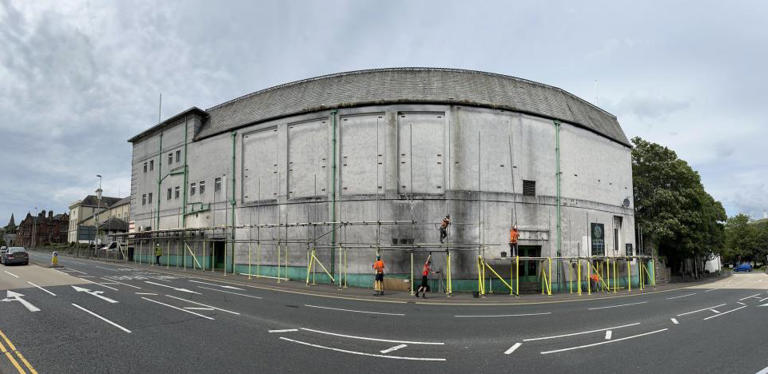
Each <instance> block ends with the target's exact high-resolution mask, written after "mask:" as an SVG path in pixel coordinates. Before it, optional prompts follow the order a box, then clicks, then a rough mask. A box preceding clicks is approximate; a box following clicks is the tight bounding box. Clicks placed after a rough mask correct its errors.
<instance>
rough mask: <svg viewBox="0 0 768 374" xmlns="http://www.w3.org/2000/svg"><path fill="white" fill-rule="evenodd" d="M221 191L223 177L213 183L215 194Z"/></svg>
mask: <svg viewBox="0 0 768 374" xmlns="http://www.w3.org/2000/svg"><path fill="white" fill-rule="evenodd" d="M219 191H221V177H219V178H216V179H215V180H214V181H213V192H219Z"/></svg>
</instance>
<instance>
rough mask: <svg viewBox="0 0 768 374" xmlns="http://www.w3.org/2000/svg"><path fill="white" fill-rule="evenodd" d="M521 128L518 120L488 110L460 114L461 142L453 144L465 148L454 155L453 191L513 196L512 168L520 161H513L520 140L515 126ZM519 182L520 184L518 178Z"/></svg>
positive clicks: (465, 111) (512, 116) (463, 111)
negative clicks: (514, 130)
mask: <svg viewBox="0 0 768 374" xmlns="http://www.w3.org/2000/svg"><path fill="white" fill-rule="evenodd" d="M463 109H464V108H463ZM517 124H518V118H517V117H516V116H514V115H510V114H508V113H499V112H495V111H490V110H486V109H483V110H471V109H469V110H468V109H464V110H460V111H458V131H457V133H456V134H455V135H454V136H455V137H456V138H457V139H452V140H451V141H452V143H454V144H456V143H458V144H461V145H462V146H461V147H458V148H457V149H455V150H454V152H453V154H452V155H451V157H452V159H453V160H454V163H455V164H454V166H455V168H454V169H453V170H454V173H455V174H453V175H452V178H451V179H452V181H451V183H452V185H453V187H454V188H456V189H457V190H467V191H470V190H478V189H481V190H482V191H491V192H513V191H512V171H514V169H512V167H513V163H516V162H517V160H515V157H514V156H513V157H510V152H511V153H512V155H514V154H515V143H516V141H518V140H517V139H515V137H514V135H513V129H514V127H513V126H517ZM510 142H511V144H510ZM512 161H514V162H512ZM515 179H517V180H519V178H518V176H517V175H515ZM518 192H519V191H518Z"/></svg>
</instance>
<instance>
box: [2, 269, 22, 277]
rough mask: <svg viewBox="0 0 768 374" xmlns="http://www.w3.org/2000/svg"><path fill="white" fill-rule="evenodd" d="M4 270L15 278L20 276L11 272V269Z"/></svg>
mask: <svg viewBox="0 0 768 374" xmlns="http://www.w3.org/2000/svg"><path fill="white" fill-rule="evenodd" d="M3 271H4V272H5V273H6V274H8V275H10V276H12V277H14V278H18V277H19V276H18V275H16V274H13V273H11V272H10V271H8V270H3Z"/></svg>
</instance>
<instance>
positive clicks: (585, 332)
mask: <svg viewBox="0 0 768 374" xmlns="http://www.w3.org/2000/svg"><path fill="white" fill-rule="evenodd" d="M639 324H640V322H634V323H629V324H626V325H621V326H614V327H606V328H604V329H597V330H589V331H581V332H574V333H570V334H562V335H553V336H544V337H541V338H530V339H523V341H524V342H535V341H539V340H548V339H557V338H565V337H569V336H576V335H584V334H592V333H595V332H601V331H607V330H618V329H622V328H625V327H632V326H637V325H639Z"/></svg>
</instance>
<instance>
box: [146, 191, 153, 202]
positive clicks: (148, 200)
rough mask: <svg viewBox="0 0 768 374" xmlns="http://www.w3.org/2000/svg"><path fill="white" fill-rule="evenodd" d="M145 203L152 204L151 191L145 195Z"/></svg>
mask: <svg viewBox="0 0 768 374" xmlns="http://www.w3.org/2000/svg"><path fill="white" fill-rule="evenodd" d="M147 204H152V192H150V193H149V195H147Z"/></svg>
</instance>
